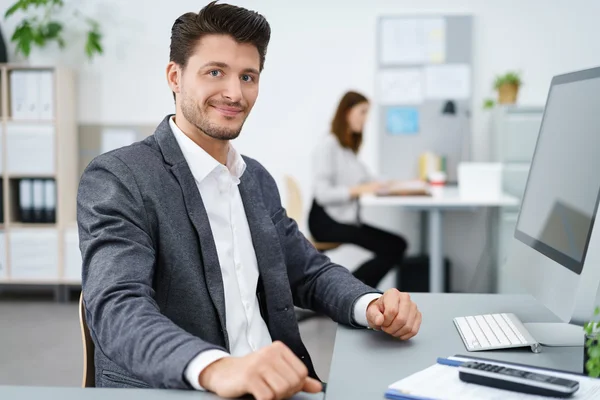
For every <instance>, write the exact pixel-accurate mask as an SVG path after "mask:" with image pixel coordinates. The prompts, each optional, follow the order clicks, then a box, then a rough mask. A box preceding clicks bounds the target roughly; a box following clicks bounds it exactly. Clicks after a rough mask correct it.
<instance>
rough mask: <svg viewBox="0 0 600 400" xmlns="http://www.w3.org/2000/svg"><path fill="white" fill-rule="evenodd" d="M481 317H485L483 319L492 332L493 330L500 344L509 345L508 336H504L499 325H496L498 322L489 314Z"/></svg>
mask: <svg viewBox="0 0 600 400" xmlns="http://www.w3.org/2000/svg"><path fill="white" fill-rule="evenodd" d="M483 317H484V318H485V321H486V322H487V323H488V325H489V326H490V329H491V330H492V332H494V333H495V334H496V337H497V338H498V340H499V341H500V345H501V346H510V340H508V338H507V337H506V335H505V334H504V332H502V329H500V326H499V325H498V323H497V322H496V320H495V319H494V317H493V316H491V315H490V314H486V315H484V316H483Z"/></svg>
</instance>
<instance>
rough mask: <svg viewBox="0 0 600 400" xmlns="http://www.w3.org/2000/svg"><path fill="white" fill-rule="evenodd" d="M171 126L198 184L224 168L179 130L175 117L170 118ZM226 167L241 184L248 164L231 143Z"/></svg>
mask: <svg viewBox="0 0 600 400" xmlns="http://www.w3.org/2000/svg"><path fill="white" fill-rule="evenodd" d="M169 125H170V127H171V130H172V131H173V134H174V135H175V139H176V140H177V143H178V144H179V147H180V148H181V152H182V153H183V157H184V158H185V161H186V162H187V163H188V165H189V167H190V170H191V171H192V175H194V179H195V180H196V181H197V182H202V181H203V180H204V179H205V178H206V177H207V176H208V175H210V173H211V172H213V171H214V170H216V169H218V168H220V167H223V166H222V164H220V163H219V162H218V161H217V160H215V159H214V158H213V157H212V156H211V155H210V154H208V153H207V152H206V151H205V150H204V149H203V148H202V147H200V146H198V145H197V144H196V143H195V142H194V141H193V140H192V139H190V138H189V137H188V136H187V135H186V134H185V133H183V132H182V131H181V129H179V127H178V126H177V124H175V117H174V116H173V117H171V118H169ZM225 166H226V167H227V170H228V171H229V173H230V174H231V176H232V177H233V178H234V181H235V183H236V184H239V180H240V178H241V177H242V175H243V174H244V171H245V170H246V163H245V162H244V159H243V158H242V156H241V154H240V153H239V152H238V151H237V150H236V149H235V148H234V147H233V146H232V145H231V143H230V144H229V152H228V153H227V163H226V165H225Z"/></svg>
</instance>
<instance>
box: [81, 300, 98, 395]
mask: <svg viewBox="0 0 600 400" xmlns="http://www.w3.org/2000/svg"><path fill="white" fill-rule="evenodd" d="M79 326H80V328H81V341H82V343H83V382H82V383H81V387H84V388H86V387H95V386H96V368H95V366H94V342H93V341H92V337H91V336H90V330H89V329H88V326H87V323H86V322H85V307H84V306H83V292H82V293H81V295H80V296H79Z"/></svg>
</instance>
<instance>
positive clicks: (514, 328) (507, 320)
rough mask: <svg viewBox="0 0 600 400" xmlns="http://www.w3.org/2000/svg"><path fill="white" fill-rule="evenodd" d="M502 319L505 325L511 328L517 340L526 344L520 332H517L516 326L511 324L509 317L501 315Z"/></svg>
mask: <svg viewBox="0 0 600 400" xmlns="http://www.w3.org/2000/svg"><path fill="white" fill-rule="evenodd" d="M502 317H503V318H504V320H505V321H506V323H507V324H508V326H510V327H511V329H512V330H513V332H515V335H517V337H518V338H519V340H520V341H521V343H527V340H525V336H523V335H522V334H521V332H520V331H519V329H518V328H517V326H516V325H515V323H514V322H512V320H511V319H510V317H509V316H508V315H506V314H502Z"/></svg>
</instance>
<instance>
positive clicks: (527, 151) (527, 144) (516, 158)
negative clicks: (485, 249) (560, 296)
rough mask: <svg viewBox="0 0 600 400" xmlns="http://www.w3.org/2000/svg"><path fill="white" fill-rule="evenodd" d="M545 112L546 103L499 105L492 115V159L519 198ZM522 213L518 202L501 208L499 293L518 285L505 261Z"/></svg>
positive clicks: (509, 190)
mask: <svg viewBox="0 0 600 400" xmlns="http://www.w3.org/2000/svg"><path fill="white" fill-rule="evenodd" d="M543 112H544V109H543V107H520V106H498V107H496V109H494V112H493V115H492V134H493V138H492V143H493V146H494V148H493V152H492V154H493V157H492V159H493V161H495V162H499V163H501V164H502V190H503V191H504V192H505V193H507V194H510V195H512V196H515V197H518V198H519V199H522V198H523V193H524V192H525V187H526V186H527V178H528V175H529V168H530V165H531V160H532V158H533V154H534V152H535V146H536V143H537V137H538V134H539V131H540V126H541V122H542V117H543ZM518 217H519V207H518V206H517V207H507V208H503V209H501V210H500V219H499V222H498V251H497V260H496V261H497V262H496V265H497V268H498V271H497V274H496V275H497V281H496V290H497V291H498V292H499V293H511V291H510V290H509V288H511V287H513V286H514V284H511V282H509V281H508V279H509V278H508V274H507V273H506V271H505V269H504V265H505V263H506V259H507V257H508V254H510V248H511V243H512V241H513V240H515V239H514V231H515V228H516V225H517V219H518Z"/></svg>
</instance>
